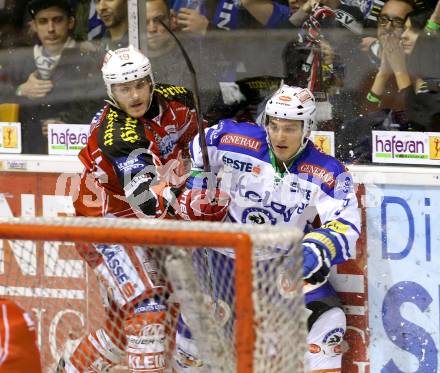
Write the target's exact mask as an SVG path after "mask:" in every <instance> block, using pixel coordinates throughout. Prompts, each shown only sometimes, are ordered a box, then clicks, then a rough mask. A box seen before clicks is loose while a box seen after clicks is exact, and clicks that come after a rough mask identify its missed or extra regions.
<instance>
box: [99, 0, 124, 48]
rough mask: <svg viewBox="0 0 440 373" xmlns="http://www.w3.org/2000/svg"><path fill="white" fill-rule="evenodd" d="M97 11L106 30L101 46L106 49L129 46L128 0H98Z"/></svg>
mask: <svg viewBox="0 0 440 373" xmlns="http://www.w3.org/2000/svg"><path fill="white" fill-rule="evenodd" d="M95 7H96V12H97V13H98V16H99V18H100V19H101V20H102V22H103V23H104V26H105V27H106V31H105V33H104V36H103V38H102V43H101V48H102V49H103V50H105V51H108V50H114V49H118V48H123V47H127V46H128V8H127V0H96V1H95Z"/></svg>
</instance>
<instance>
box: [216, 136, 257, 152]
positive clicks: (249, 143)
mask: <svg viewBox="0 0 440 373" xmlns="http://www.w3.org/2000/svg"><path fill="white" fill-rule="evenodd" d="M220 144H223V145H232V146H238V147H239V148H244V149H249V150H253V151H255V152H258V151H259V150H260V148H261V141H258V140H255V139H253V138H251V137H248V136H243V135H236V134H233V133H227V134H224V135H223V136H222V138H221V140H220Z"/></svg>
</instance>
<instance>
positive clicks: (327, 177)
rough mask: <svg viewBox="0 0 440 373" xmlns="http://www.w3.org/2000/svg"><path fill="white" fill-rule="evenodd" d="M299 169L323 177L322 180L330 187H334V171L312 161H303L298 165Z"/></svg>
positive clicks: (319, 177)
mask: <svg viewBox="0 0 440 373" xmlns="http://www.w3.org/2000/svg"><path fill="white" fill-rule="evenodd" d="M298 171H299V172H301V173H304V174H308V175H312V176H313V177H317V178H318V179H321V180H322V182H323V183H324V184H325V185H327V186H328V187H329V188H332V187H333V186H334V185H335V177H334V175H333V172H330V171H329V170H327V169H326V168H324V167H320V166H317V165H315V164H311V163H301V164H300V165H299V166H298Z"/></svg>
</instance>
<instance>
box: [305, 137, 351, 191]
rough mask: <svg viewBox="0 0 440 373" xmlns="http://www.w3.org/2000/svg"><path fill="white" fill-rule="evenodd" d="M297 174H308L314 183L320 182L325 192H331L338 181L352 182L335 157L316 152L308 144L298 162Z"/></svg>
mask: <svg viewBox="0 0 440 373" xmlns="http://www.w3.org/2000/svg"><path fill="white" fill-rule="evenodd" d="M297 169H298V172H299V173H302V174H308V175H309V176H311V177H312V178H313V179H314V180H315V181H317V182H318V181H320V183H321V186H322V187H324V186H325V188H324V189H325V190H332V189H334V188H335V186H336V184H339V180H341V179H343V180H344V182H346V181H347V180H346V179H347V178H348V179H350V180H349V181H350V183H351V182H352V177H351V175H350V173H349V172H348V169H347V168H346V167H345V165H344V164H342V163H341V162H340V161H338V160H337V159H336V158H335V157H332V156H331V155H328V154H325V153H323V152H321V151H320V150H318V149H317V148H316V147H315V145H314V144H313V143H311V142H310V143H309V144H308V146H307V147H306V149H305V150H304V155H303V157H301V159H300V161H299V162H298V165H297Z"/></svg>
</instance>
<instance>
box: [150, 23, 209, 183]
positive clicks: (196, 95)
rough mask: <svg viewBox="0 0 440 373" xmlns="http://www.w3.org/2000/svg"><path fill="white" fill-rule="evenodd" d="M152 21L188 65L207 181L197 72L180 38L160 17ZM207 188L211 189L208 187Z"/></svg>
mask: <svg viewBox="0 0 440 373" xmlns="http://www.w3.org/2000/svg"><path fill="white" fill-rule="evenodd" d="M154 21H157V22H159V23H160V24H161V25H162V26H163V27H164V28H165V30H167V31H168V32H169V34H170V35H171V36H172V37H173V39H174V40H175V41H176V43H177V45H178V46H179V49H180V51H181V52H182V55H183V58H184V59H185V62H186V66H187V67H188V70H189V72H190V74H191V80H192V93H193V98H194V104H195V106H196V114H197V132H198V133H199V141H200V148H201V150H202V159H203V170H204V171H205V172H206V173H207V176H208V183H209V180H210V179H211V176H210V173H211V165H210V164H209V156H208V146H207V145H206V138H205V131H204V128H203V117H202V111H201V108H200V95H199V84H198V83H197V74H196V70H195V69H194V66H193V64H192V62H191V60H190V58H189V56H188V54H187V53H186V50H185V48H184V47H183V45H182V43H181V42H180V40H179V39H178V38H177V36H176V35H175V34H174V32H173V31H171V29H170V28H169V27H168V26H167V25H166V24H165V22H164V21H162V20H161V19H160V17H156V18H154ZM208 190H212V189H211V188H209V187H208Z"/></svg>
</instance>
